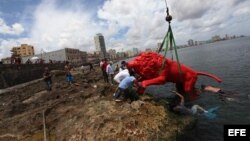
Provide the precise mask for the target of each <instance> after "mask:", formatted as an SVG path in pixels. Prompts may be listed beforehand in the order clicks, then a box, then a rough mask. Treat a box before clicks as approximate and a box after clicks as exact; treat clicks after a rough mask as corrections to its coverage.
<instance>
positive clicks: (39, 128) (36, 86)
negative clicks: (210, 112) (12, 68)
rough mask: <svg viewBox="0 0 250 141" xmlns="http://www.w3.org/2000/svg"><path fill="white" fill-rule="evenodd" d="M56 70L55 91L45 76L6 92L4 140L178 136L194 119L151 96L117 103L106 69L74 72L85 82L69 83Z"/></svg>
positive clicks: (1, 109)
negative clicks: (104, 75) (47, 88)
mask: <svg viewBox="0 0 250 141" xmlns="http://www.w3.org/2000/svg"><path fill="white" fill-rule="evenodd" d="M52 73H53V90H52V92H51V93H48V92H47V91H45V90H44V88H45V86H44V85H45V84H44V82H43V80H41V79H40V80H36V81H34V82H32V83H31V82H30V83H29V84H27V85H23V86H19V87H15V88H9V89H8V90H7V91H4V92H2V93H1V94H0V141H43V138H44V130H43V112H44V115H45V117H46V118H45V119H46V137H47V139H48V140H50V141H64V140H67V141H84V140H90V141H92V140H93V141H96V140H109V141H117V140H120V141H125V140H128V141H129V140H131V141H134V140H142V141H150V140H168V141H171V140H176V134H177V132H178V133H182V132H183V131H184V130H185V129H187V128H189V127H191V126H192V125H193V124H194V119H193V118H192V117H190V116H178V115H175V114H173V113H171V112H169V111H168V110H166V108H165V105H164V104H163V103H159V102H155V101H154V100H153V98H151V97H150V96H147V95H143V96H140V100H138V101H134V102H119V103H117V102H115V101H113V99H112V94H113V92H114V91H115V89H116V86H115V85H113V86H111V85H109V84H105V83H104V82H103V79H102V76H101V72H100V71H99V70H98V68H96V71H91V72H89V71H85V73H82V72H80V71H77V70H75V71H74V77H75V79H76V81H77V83H79V84H80V85H79V86H74V85H73V86H70V85H68V84H67V83H66V82H65V78H64V77H65V76H64V72H63V71H59V70H55V71H53V72H52Z"/></svg>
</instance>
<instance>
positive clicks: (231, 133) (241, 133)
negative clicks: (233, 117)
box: [228, 129, 246, 136]
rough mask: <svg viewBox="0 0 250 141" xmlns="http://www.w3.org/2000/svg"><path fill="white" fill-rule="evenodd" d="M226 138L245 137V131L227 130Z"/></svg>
mask: <svg viewBox="0 0 250 141" xmlns="http://www.w3.org/2000/svg"><path fill="white" fill-rule="evenodd" d="M228 136H246V129H228Z"/></svg>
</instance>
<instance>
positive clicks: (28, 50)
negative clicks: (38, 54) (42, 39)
mask: <svg viewBox="0 0 250 141" xmlns="http://www.w3.org/2000/svg"><path fill="white" fill-rule="evenodd" d="M11 51H12V52H13V54H15V55H18V56H21V57H25V56H30V55H34V54H35V52H34V47H33V46H31V45H28V44H21V46H20V47H13V48H12V50H11Z"/></svg>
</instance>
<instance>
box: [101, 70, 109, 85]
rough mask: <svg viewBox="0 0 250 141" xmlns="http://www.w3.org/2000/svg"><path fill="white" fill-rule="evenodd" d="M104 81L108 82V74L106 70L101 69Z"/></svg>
mask: <svg viewBox="0 0 250 141" xmlns="http://www.w3.org/2000/svg"><path fill="white" fill-rule="evenodd" d="M102 75H103V79H104V82H107V83H109V76H108V74H107V72H106V71H102Z"/></svg>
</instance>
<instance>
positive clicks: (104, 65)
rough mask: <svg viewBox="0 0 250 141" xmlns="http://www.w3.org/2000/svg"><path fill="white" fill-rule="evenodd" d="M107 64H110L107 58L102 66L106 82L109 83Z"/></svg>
mask: <svg viewBox="0 0 250 141" xmlns="http://www.w3.org/2000/svg"><path fill="white" fill-rule="evenodd" d="M107 66H108V63H107V58H105V59H104V61H103V64H102V66H101V68H102V75H103V79H104V82H107V83H109V79H108V74H107V72H106V68H107Z"/></svg>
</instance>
